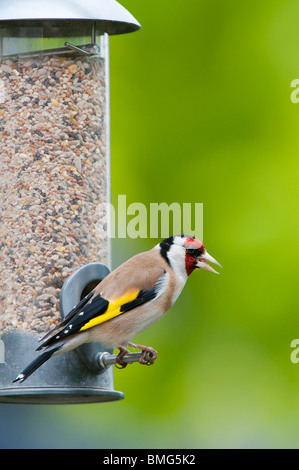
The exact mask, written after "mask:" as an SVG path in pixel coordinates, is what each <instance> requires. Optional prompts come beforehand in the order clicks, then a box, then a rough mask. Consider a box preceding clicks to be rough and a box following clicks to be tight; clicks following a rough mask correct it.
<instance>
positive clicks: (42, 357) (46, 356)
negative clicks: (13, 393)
mask: <svg viewBox="0 0 299 470" xmlns="http://www.w3.org/2000/svg"><path fill="white" fill-rule="evenodd" d="M60 348H61V346H58V347H57V348H53V349H50V350H49V351H45V352H44V353H42V354H40V355H39V356H38V357H37V358H36V359H34V361H32V362H31V363H30V364H29V366H27V367H26V368H25V369H24V370H23V372H21V374H19V375H18V376H17V377H16V378H15V380H13V382H24V380H26V379H27V378H28V377H29V375H31V374H32V373H33V372H34V371H35V370H36V369H38V368H39V367H40V366H41V365H42V364H44V363H45V362H46V361H47V360H48V359H50V357H52V356H53V354H54V353H55V352H56V351H57V350H58V349H60Z"/></svg>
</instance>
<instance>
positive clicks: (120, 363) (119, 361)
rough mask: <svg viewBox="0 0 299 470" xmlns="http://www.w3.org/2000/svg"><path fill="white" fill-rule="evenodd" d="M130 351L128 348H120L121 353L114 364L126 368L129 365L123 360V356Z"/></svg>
mask: <svg viewBox="0 0 299 470" xmlns="http://www.w3.org/2000/svg"><path fill="white" fill-rule="evenodd" d="M128 353H129V351H128V350H127V349H126V348H119V353H118V355H117V356H116V358H115V362H116V364H114V365H115V367H116V368H117V369H125V368H126V367H127V365H128V364H126V363H125V362H122V360H121V358H122V357H123V356H124V355H125V354H128Z"/></svg>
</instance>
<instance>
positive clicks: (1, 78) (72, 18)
mask: <svg viewBox="0 0 299 470" xmlns="http://www.w3.org/2000/svg"><path fill="white" fill-rule="evenodd" d="M139 28H140V25H139V23H138V22H137V21H136V20H135V18H134V17H133V16H132V15H131V14H130V13H129V12H128V11H127V10H126V9H125V8H123V7H122V6H121V5H120V4H119V3H118V2H116V1H115V0H88V1H84V2H83V1H82V0H77V1H75V2H74V1H71V0H63V1H61V0H52V1H51V2H50V4H48V3H47V2H41V1H39V0H27V1H26V0H22V1H20V0H11V1H10V2H4V1H0V155H1V173H0V264H1V273H2V276H1V281H0V292H1V293H0V402H10V403H90V402H100V401H110V400H119V399H121V398H123V394H122V393H121V392H117V391H114V389H113V368H109V367H107V368H105V370H101V368H100V367H97V368H96V369H95V368H94V366H92V365H91V364H92V362H93V361H92V360H91V359H90V358H92V357H94V355H96V354H98V353H99V352H108V353H112V351H104V348H101V345H99V344H96V345H91V346H90V345H86V348H85V352H84V353H83V351H84V349H83V346H82V348H80V350H78V351H76V350H75V351H70V352H68V353H66V354H63V355H61V356H56V357H53V358H51V360H50V361H48V362H47V363H46V364H44V365H43V367H41V368H40V369H39V370H37V371H36V372H35V373H34V374H33V375H32V376H30V377H29V378H28V381H26V382H25V383H24V384H23V383H21V384H19V383H18V384H12V380H13V379H14V378H15V376H16V374H18V373H20V371H21V370H22V368H23V367H24V366H26V365H27V364H28V363H29V362H30V361H31V360H32V359H33V358H34V357H35V356H36V353H35V352H34V351H35V349H36V347H37V345H38V339H39V338H40V337H42V336H44V335H46V334H47V333H48V332H50V331H51V330H52V329H53V328H54V327H55V326H56V325H57V324H58V323H59V322H60V321H61V320H62V318H63V315H66V314H67V313H68V312H67V310H68V308H69V309H71V308H72V307H73V305H74V304H75V303H76V302H77V301H78V300H80V297H81V295H84V292H85V291H86V289H87V290H90V289H92V288H93V286H94V285H95V284H96V283H97V282H99V281H100V280H101V279H103V277H104V276H105V275H107V273H108V272H109V268H108V266H110V258H111V252H110V242H109V237H108V230H109V213H108V211H107V207H108V206H109V204H108V203H109V202H110V111H109V109H110V108H109V99H110V97H109V88H110V87H109V36H110V35H113V34H122V33H128V32H131V31H136V30H138V29H139ZM82 273H84V275H83V277H82ZM79 280H80V282H81V281H82V282H81V284H80V282H79ZM87 281H88V282H87ZM83 284H84V286H83ZM68 302H70V307H69V306H68ZM93 348H94V349H93Z"/></svg>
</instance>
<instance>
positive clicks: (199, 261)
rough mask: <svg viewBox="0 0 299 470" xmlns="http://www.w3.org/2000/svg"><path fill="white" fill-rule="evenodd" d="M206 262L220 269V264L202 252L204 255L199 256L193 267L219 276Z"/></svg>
mask: <svg viewBox="0 0 299 470" xmlns="http://www.w3.org/2000/svg"><path fill="white" fill-rule="evenodd" d="M207 261H209V262H210V263H214V264H217V266H220V268H221V267H222V266H221V264H220V263H218V261H216V260H215V259H214V258H213V257H212V256H211V255H209V253H207V252H206V251H204V253H203V254H202V255H200V256H199V257H198V258H197V260H196V262H195V267H196V268H201V269H206V270H207V271H211V272H212V273H215V274H219V273H218V272H217V271H215V269H214V268H212V266H210V265H209V264H208V263H207Z"/></svg>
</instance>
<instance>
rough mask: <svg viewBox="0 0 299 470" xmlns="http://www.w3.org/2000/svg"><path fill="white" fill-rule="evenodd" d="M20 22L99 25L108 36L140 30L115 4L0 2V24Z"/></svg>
mask: <svg viewBox="0 0 299 470" xmlns="http://www.w3.org/2000/svg"><path fill="white" fill-rule="evenodd" d="M21 20H23V21H32V20H81V21H82V20H93V21H99V22H101V23H102V24H103V32H106V33H108V34H122V33H129V32H132V31H137V30H138V29H140V27H141V26H140V24H139V23H138V21H137V20H136V19H135V18H134V17H133V16H132V15H131V13H129V12H128V10H126V9H125V8H124V7H123V6H122V5H120V4H119V3H118V2H116V1H115V0H51V1H45V0H42V1H41V0H10V1H9V2H8V1H7V0H0V22H1V21H21Z"/></svg>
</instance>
